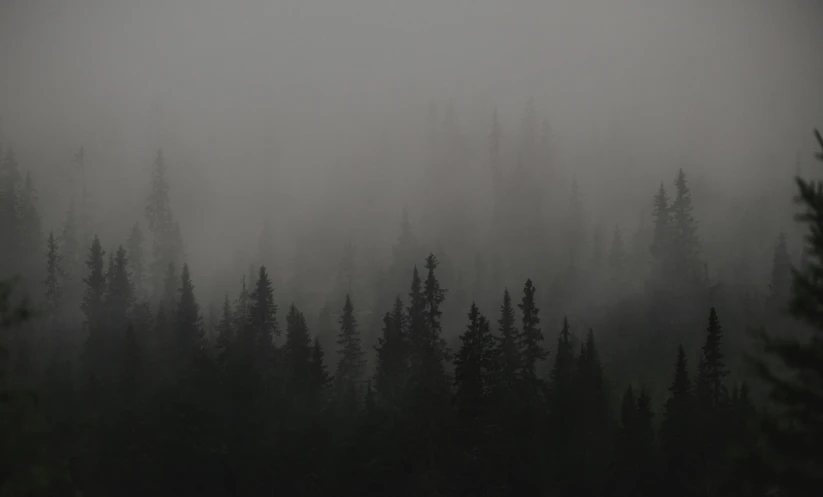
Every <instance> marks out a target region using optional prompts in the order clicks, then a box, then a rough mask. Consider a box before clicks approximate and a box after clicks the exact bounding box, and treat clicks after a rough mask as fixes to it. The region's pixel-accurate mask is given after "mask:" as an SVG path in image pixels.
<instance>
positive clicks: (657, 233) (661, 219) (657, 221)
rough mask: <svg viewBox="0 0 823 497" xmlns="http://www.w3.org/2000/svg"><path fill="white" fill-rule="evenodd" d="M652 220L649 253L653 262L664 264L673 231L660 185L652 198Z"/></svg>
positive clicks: (667, 199) (668, 210)
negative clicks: (652, 227) (652, 226)
mask: <svg viewBox="0 0 823 497" xmlns="http://www.w3.org/2000/svg"><path fill="white" fill-rule="evenodd" d="M652 218H653V219H654V232H653V235H652V246H651V252H652V255H653V256H654V259H655V261H656V262H657V263H658V264H661V263H665V261H666V260H667V258H668V257H669V251H670V248H671V243H672V231H673V226H672V213H671V210H670V207H669V196H668V194H667V193H666V188H665V187H664V186H663V184H662V183H661V184H660V188H659V189H658V190H657V195H655V196H654V207H653V210H652Z"/></svg>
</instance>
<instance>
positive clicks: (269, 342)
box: [248, 266, 280, 354]
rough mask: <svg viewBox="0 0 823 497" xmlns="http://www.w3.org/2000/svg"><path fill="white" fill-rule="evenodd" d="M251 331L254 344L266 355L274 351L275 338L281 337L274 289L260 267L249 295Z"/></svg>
mask: <svg viewBox="0 0 823 497" xmlns="http://www.w3.org/2000/svg"><path fill="white" fill-rule="evenodd" d="M249 301H250V304H249V310H248V313H249V331H250V333H251V334H252V336H253V340H254V344H255V345H256V346H257V347H259V348H260V350H261V351H262V352H263V353H265V354H271V351H272V350H273V349H274V337H276V336H279V335H280V330H279V329H278V327H277V306H276V305H275V303H274V289H273V288H272V284H271V280H270V279H269V274H268V272H267V271H266V267H265V266H260V270H259V271H258V274H257V283H255V285H254V290H253V291H252V292H251V294H250V295H249Z"/></svg>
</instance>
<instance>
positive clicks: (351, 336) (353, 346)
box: [335, 295, 366, 394]
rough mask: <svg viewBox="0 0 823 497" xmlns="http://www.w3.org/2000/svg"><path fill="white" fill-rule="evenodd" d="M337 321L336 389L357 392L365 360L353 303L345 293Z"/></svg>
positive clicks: (361, 380)
mask: <svg viewBox="0 0 823 497" xmlns="http://www.w3.org/2000/svg"><path fill="white" fill-rule="evenodd" d="M338 323H339V324H340V332H339V333H338V334H337V345H338V346H339V347H340V348H339V349H338V350H337V353H338V354H339V355H340V360H339V361H338V363H337V372H336V373H335V379H336V381H337V389H338V392H339V393H341V394H345V393H348V392H351V391H353V392H359V391H360V388H361V387H362V385H361V383H362V382H363V374H364V373H365V369H366V360H365V357H364V353H363V348H362V346H361V343H360V331H359V330H358V328H357V319H356V318H355V316H354V305H353V304H352V301H351V297H350V296H349V295H346V303H345V304H343V313H342V314H341V316H340V320H339V321H338Z"/></svg>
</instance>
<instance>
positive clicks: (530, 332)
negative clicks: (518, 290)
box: [517, 279, 568, 382]
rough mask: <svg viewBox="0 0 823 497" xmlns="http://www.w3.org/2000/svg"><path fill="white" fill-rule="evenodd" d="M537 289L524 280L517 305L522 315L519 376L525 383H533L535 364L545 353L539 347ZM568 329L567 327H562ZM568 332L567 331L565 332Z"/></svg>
mask: <svg viewBox="0 0 823 497" xmlns="http://www.w3.org/2000/svg"><path fill="white" fill-rule="evenodd" d="M536 292H537V289H536V288H535V287H534V284H532V280H531V279H528V280H526V284H525V285H524V286H523V299H522V300H521V302H520V304H518V305H517V307H518V308H520V312H521V313H522V315H523V317H522V330H521V331H520V336H519V343H520V351H521V352H520V353H521V357H522V364H521V367H522V369H521V376H522V377H523V378H525V379H526V380H527V381H530V382H533V381H534V380H535V379H536V378H537V364H538V363H539V362H540V361H542V360H543V359H545V358H546V352H545V350H543V346H542V345H541V344H542V342H543V330H541V329H540V326H539V325H540V309H538V308H537V305H536V302H535V298H534V296H535V293H536ZM564 327H565V328H568V326H567V325H564ZM566 331H567V332H568V329H567V330H566Z"/></svg>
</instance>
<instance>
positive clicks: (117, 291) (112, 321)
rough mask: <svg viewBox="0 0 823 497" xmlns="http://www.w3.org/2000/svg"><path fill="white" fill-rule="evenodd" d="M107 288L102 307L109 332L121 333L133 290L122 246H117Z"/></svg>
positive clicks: (126, 322)
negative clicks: (106, 316) (104, 310)
mask: <svg viewBox="0 0 823 497" xmlns="http://www.w3.org/2000/svg"><path fill="white" fill-rule="evenodd" d="M106 276H107V277H106V279H107V280H108V282H107V283H108V289H107V291H106V295H105V299H104V307H105V309H106V313H107V315H108V319H107V321H108V326H109V327H110V330H109V331H110V332H114V333H117V330H119V333H123V332H125V330H126V327H127V324H128V321H129V311H130V310H131V304H132V301H133V291H132V286H131V281H130V279H129V272H128V259H127V258H126V251H125V249H123V247H122V246H120V247H118V248H117V252H116V254H115V256H114V260H113V265H111V266H110V268H109V271H108V274H107V275H106Z"/></svg>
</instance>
